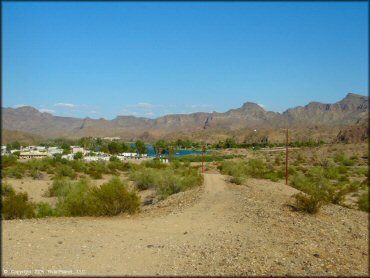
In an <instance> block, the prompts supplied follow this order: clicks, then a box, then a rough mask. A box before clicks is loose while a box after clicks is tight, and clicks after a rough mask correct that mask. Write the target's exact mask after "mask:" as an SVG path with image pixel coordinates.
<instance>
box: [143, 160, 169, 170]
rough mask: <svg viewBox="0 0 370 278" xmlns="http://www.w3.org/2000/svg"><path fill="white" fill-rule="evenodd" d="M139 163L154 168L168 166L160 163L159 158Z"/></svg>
mask: <svg viewBox="0 0 370 278" xmlns="http://www.w3.org/2000/svg"><path fill="white" fill-rule="evenodd" d="M141 165H142V166H144V167H147V168H155V169H164V168H167V167H168V165H167V164H165V163H162V162H161V161H160V160H159V159H152V160H147V161H144V162H143V163H141Z"/></svg>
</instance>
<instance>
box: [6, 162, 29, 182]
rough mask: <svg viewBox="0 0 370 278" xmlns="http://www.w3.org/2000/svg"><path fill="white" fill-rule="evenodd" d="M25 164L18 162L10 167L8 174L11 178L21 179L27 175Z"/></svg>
mask: <svg viewBox="0 0 370 278" xmlns="http://www.w3.org/2000/svg"><path fill="white" fill-rule="evenodd" d="M25 172H26V170H25V167H24V165H22V164H20V163H18V164H15V165H13V166H11V167H9V168H8V171H7V176H8V177H11V178H16V179H21V178H23V176H24V175H25Z"/></svg>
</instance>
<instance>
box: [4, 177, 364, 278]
mask: <svg viewBox="0 0 370 278" xmlns="http://www.w3.org/2000/svg"><path fill="white" fill-rule="evenodd" d="M296 192H297V191H296V190H295V189H293V188H291V187H288V186H286V185H284V184H283V183H274V182H270V181H265V180H254V179H249V180H247V184H246V185H244V186H239V185H234V184H230V183H228V182H227V177H225V176H222V175H220V174H211V173H207V174H205V184H204V186H203V187H201V188H197V189H194V190H191V191H188V192H183V193H180V194H176V195H173V196H171V197H170V198H168V199H167V200H165V201H163V202H159V203H156V204H155V205H152V206H145V207H144V208H143V211H142V213H140V214H138V215H134V216H131V217H130V216H127V215H122V216H118V217H109V218H93V217H79V218H50V219H39V220H36V219H30V220H11V221H10V220H9V221H3V222H2V224H3V233H2V236H3V239H2V243H3V244H2V259H3V262H2V265H3V269H2V273H3V274H7V275H22V276H24V275H49V276H50V275H56V276H60V275H63V274H66V275H324V276H328V275H335V276H339V275H346V276H349V275H364V276H365V275H368V270H369V269H368V214H367V213H365V212H361V211H356V210H351V209H347V208H343V207H340V206H336V205H328V206H326V207H324V208H323V209H322V210H321V211H320V212H319V213H318V214H317V215H307V214H302V213H299V212H295V211H292V210H291V208H290V207H289V206H288V205H287V204H288V203H289V202H290V200H291V196H292V195H293V194H295V193H296ZM27 271H28V272H27Z"/></svg>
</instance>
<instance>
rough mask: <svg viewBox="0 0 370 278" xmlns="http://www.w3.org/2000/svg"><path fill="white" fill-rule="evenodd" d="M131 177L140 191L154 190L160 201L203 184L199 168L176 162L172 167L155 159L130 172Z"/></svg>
mask: <svg viewBox="0 0 370 278" xmlns="http://www.w3.org/2000/svg"><path fill="white" fill-rule="evenodd" d="M129 177H130V179H131V180H132V181H134V183H135V185H136V187H137V188H138V189H139V190H145V189H154V190H155V191H156V193H157V195H158V196H159V198H160V199H165V198H167V197H168V196H169V195H172V194H175V193H178V192H181V191H185V190H188V189H191V188H193V187H195V186H199V185H201V184H202V183H203V177H202V175H201V174H200V173H199V170H198V169H197V167H191V166H190V164H189V163H181V162H179V161H175V162H173V163H171V164H170V165H167V164H163V163H161V162H160V161H159V160H157V159H154V160H151V161H146V162H144V163H142V164H141V165H140V167H137V168H135V169H132V170H131V171H130V174H129Z"/></svg>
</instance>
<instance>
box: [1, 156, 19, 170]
mask: <svg viewBox="0 0 370 278" xmlns="http://www.w3.org/2000/svg"><path fill="white" fill-rule="evenodd" d="M17 160H18V157H17V156H15V155H2V156H1V166H2V168H3V169H4V168H8V167H10V166H13V165H16V164H17V163H19V162H18V161H17Z"/></svg>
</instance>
